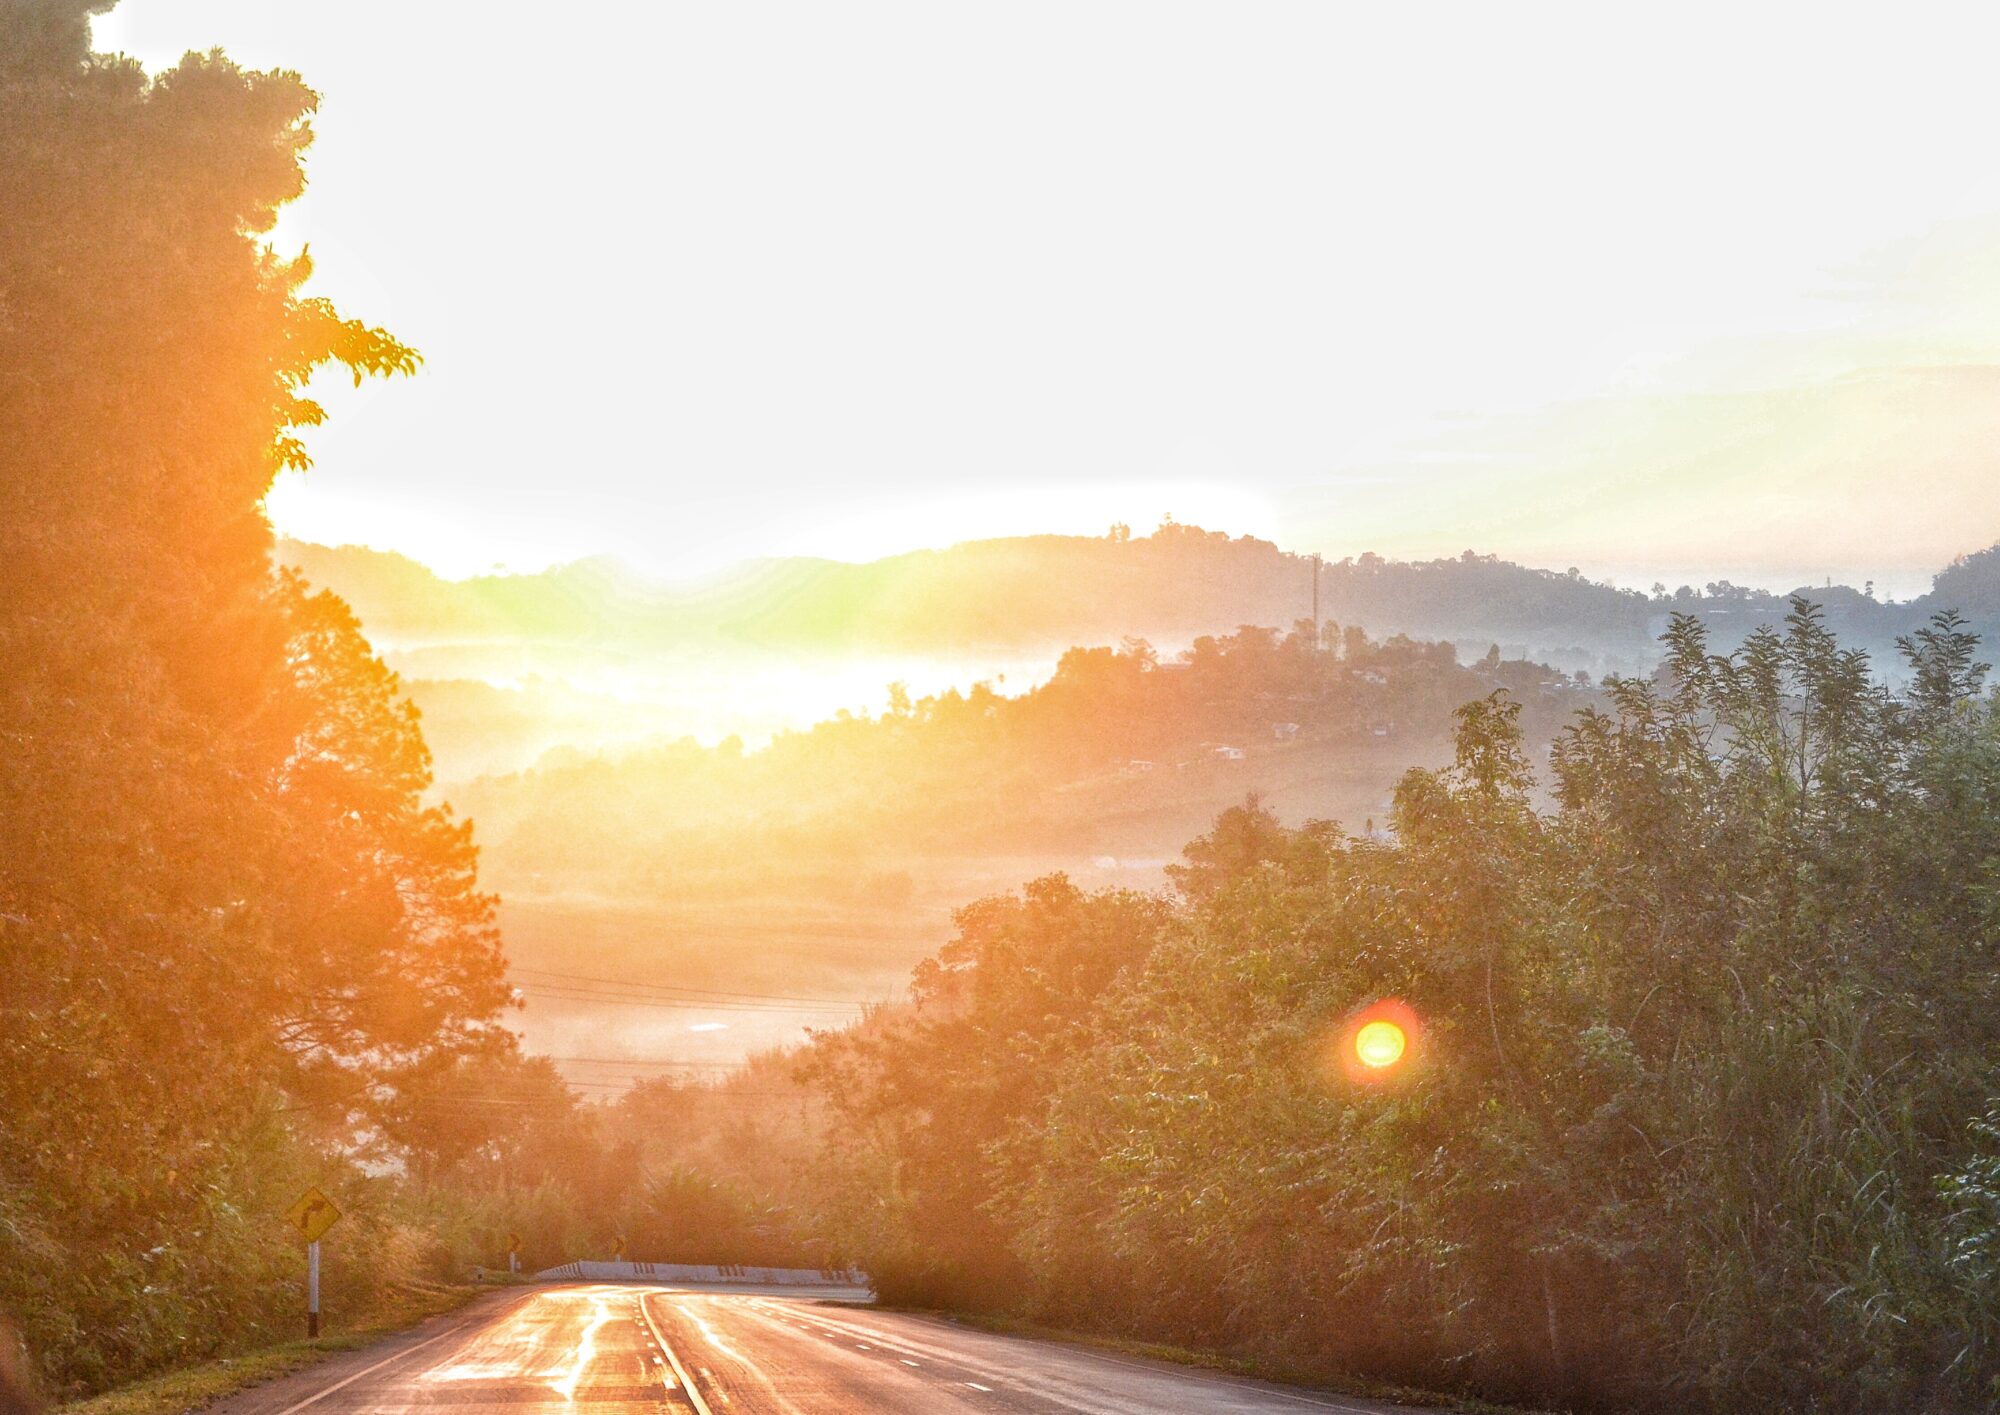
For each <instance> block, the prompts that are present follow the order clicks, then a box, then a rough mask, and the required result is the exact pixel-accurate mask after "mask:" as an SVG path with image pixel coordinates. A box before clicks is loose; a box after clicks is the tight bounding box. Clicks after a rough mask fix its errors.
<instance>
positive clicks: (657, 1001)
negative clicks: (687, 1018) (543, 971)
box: [520, 983, 867, 1017]
mask: <svg viewBox="0 0 2000 1415" xmlns="http://www.w3.org/2000/svg"><path fill="white" fill-rule="evenodd" d="M520 991H521V992H523V993H525V994H527V995H528V996H529V997H543V998H554V999H557V1000H559V1001H563V1002H612V1003H622V1004H624V1005H625V1006H628V1007H651V1008H656V1009H659V1010H661V1011H666V1012H766V1013H776V1014H781V1015H784V1016H788V1017H796V1016H800V1015H804V1014H817V1015H821V1016H844V1015H846V1014H848V1013H850V1012H858V1011H860V1010H861V1009H862V1008H864V1007H865V1006H867V1004H866V1003H860V1002H846V1003H839V1004H837V1005H832V1006H827V1007H793V1006H790V1005H780V1004H775V1003H760V1002H710V1001H708V1000H706V999H703V998H664V997H628V996H625V995H624V994H622V993H615V992H603V991H592V990H590V989H587V988H572V987H556V986H553V985H549V984H543V983H525V984H522V985H521V986H520Z"/></svg>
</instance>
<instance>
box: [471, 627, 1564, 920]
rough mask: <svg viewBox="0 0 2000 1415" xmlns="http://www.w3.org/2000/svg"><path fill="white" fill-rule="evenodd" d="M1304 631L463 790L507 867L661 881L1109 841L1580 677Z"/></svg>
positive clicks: (1355, 631) (1540, 702)
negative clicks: (1479, 707)
mask: <svg viewBox="0 0 2000 1415" xmlns="http://www.w3.org/2000/svg"><path fill="white" fill-rule="evenodd" d="M1320 633H1321V638H1320V639H1319V640H1318V641H1316V640H1315V637H1314V631H1313V626H1312V624H1311V622H1310V621H1306V622H1303V623H1301V624H1298V625H1296V626H1294V628H1293V629H1292V630H1291V631H1290V632H1288V633H1280V632H1278V631H1277V630H1274V629H1263V628H1254V627H1249V626H1245V627H1243V628H1241V629H1239V630H1238V631H1237V632H1235V633H1233V634H1228V635H1223V636H1206V635H1204V636H1203V637H1201V638H1199V639H1197V640H1196V641H1195V643H1194V645H1193V647H1192V648H1190V649H1189V650H1187V651H1186V652H1184V653H1182V654H1180V655H1178V656H1177V657H1175V658H1173V659H1171V660H1165V661H1163V660H1162V659H1161V658H1160V657H1159V656H1158V655H1157V654H1156V653H1155V652H1154V650H1153V649H1152V648H1151V646H1149V645H1148V644H1146V643H1144V642H1142V641H1139V640H1129V639H1128V640H1127V641H1125V643H1124V644H1123V646H1122V647H1119V648H1109V647H1099V648H1073V649H1071V650H1069V651H1068V652H1067V653H1065V654H1064V655H1063V656H1062V659H1061V661H1060V662H1059V664H1058V666H1057V668H1056V671H1055V673H1054V675H1053V676H1052V677H1051V678H1050V679H1049V681H1048V682H1046V683H1044V684H1042V685H1040V686H1039V687H1036V688H1034V689H1032V690H1030V691H1027V692H1024V693H1020V694H1018V695H1015V696H1011V697H1010V696H1006V695H1004V694H1003V693H1001V692H1000V691H998V690H997V689H996V688H995V687H994V686H993V685H990V684H979V685H976V686H975V687H974V688H973V689H972V690H971V691H970V692H967V693H960V692H958V691H957V690H956V689H953V690H951V691H948V692H945V693H943V694H939V695H936V696H932V697H926V698H922V699H919V700H916V701H912V700H911V699H910V698H909V696H908V695H907V694H906V693H905V692H903V690H902V689H901V688H900V687H897V686H894V685H892V686H891V689H890V695H889V696H890V702H889V707H888V710H887V711H886V712H884V713H882V714H880V715H875V716H871V715H867V714H861V715H856V714H850V713H841V714H839V715H838V716H837V717H835V718H833V719H831V720H828V721H824V722H821V723H819V724H817V725H816V726H814V727H813V728H811V729H810V730H807V731H801V732H787V733H782V734H780V735H779V736H778V737H777V738H775V739H774V740H773V741H772V742H771V743H770V744H769V745H767V746H766V747H764V748H762V749H759V750H756V751H745V750H744V749H743V748H742V746H741V744H740V743H739V742H737V741H735V740H734V739H731V740H730V741H727V742H724V743H723V744H721V745H720V746H717V747H703V746H701V745H699V744H698V743H696V742H693V741H691V740H683V741H680V742H674V743H669V744H666V745H663V746H659V747H652V748H643V749H638V750H635V751H631V752H626V753H622V754H615V755H605V756H596V757H584V756H582V755H581V754H574V753H571V754H552V756H551V757H550V758H549V759H547V760H545V761H544V763H543V764H542V765H541V766H539V767H537V768H536V769H534V770H532V771H528V772H523V773H518V774H515V775H511V776H505V777H494V778H484V779H482V780H480V781H478V782H476V783H474V784H472V785H471V786H469V787H467V788H466V789H464V790H463V791H462V792H460V793H459V796H460V799H462V800H463V801H464V802H465V803H466V804H467V806H468V808H469V809H471V810H472V811H473V813H474V814H475V815H476V816H477V817H478V818H479V819H480V820H481V822H482V824H483V826H484V828H485V829H486V830H487V832H488V836H489V840H490V841H491V842H492V845H491V848H492V851H493V855H494V859H495V860H496V862H497V864H498V865H499V866H500V867H502V868H504V869H505V871H506V873H507V876H508V878H510V879H514V880H522V879H526V878H530V877H532V876H535V875H540V874H546V875H558V874H560V875H563V876H566V877H571V878H573V877H575V876H576V875H577V874H579V873H585V874H592V873H594V874H597V875H599V876H602V875H603V874H604V873H606V872H611V873H614V874H616V875H619V876H621V877H622V878H621V880H620V882H621V883H622V884H625V885H630V886H636V887H640V888H643V889H644V890H645V891H647V892H649V893H652V894H656V895H659V896H661V897H670V896H673V895H674V894H676V893H677V892H680V891H684V890H688V889H691V888H703V887H707V886H708V884H709V883H710V882H712V881H713V880H714V879H715V878H717V877H720V876H729V875H739V874H741V873H742V872H743V871H744V870H745V869H746V867H748V866H750V865H753V864H755V863H757V862H763V863H764V864H765V865H767V866H769V867H771V868H773V869H776V870H782V871H786V872H789V873H791V874H792V875H793V876H794V877H795V878H799V877H809V876H812V875H813V874H814V871H815V868H816V867H815V866H814V864H813V863H812V862H815V861H817V862H820V867H824V868H828V869H837V870H848V869H849V868H850V863H849V862H852V861H875V862H877V863H880V862H881V861H884V860H887V861H892V862H893V861H895V860H897V859H899V858H903V857H907V856H910V855H934V854H952V853H954V852H962V853H968V854H974V853H977V854H1006V853H1010V852H1013V853H1030V852H1049V851H1067V852H1071V853H1076V854H1084V853H1091V852H1096V851H1102V850H1114V849H1118V848H1121V838H1120V837H1119V835H1118V834H1117V832H1118V831H1119V830H1121V829H1123V830H1125V831H1126V832H1127V834H1128V835H1129V834H1130V830H1131V822H1132V820H1133V819H1134V818H1135V817H1137V816H1139V815H1140V814H1141V813H1143V812H1145V811H1147V810H1149V809H1155V808H1159V807H1162V806H1164V805H1168V804H1172V803H1175V802H1179V801H1182V800H1184V799H1185V798H1187V797H1189V796H1194V797H1198V798H1199V799H1201V800H1202V801H1209V800H1211V799H1213V798H1214V797H1216V795H1217V794H1218V789H1219V790H1220V793H1221V794H1222V797H1223V799H1227V798H1228V797H1229V796H1232V795H1237V794H1240V793H1241V791H1242V790H1243V787H1242V786H1241V785H1240V784H1233V783H1235V782H1237V781H1238V780H1239V779H1240V778H1237V777H1231V776H1229V775H1228V772H1229V771H1230V770H1232V769H1235V767H1236V765H1237V764H1243V763H1247V765H1245V766H1242V767H1241V769H1242V770H1248V771H1253V772H1254V773H1256V777H1255V779H1256V780H1257V781H1258V782H1259V783H1260V784H1267V785H1275V784H1279V783H1281V782H1283V781H1285V780H1287V779H1289V778H1290V777H1293V776H1297V775H1301V774H1304V773H1306V772H1308V771H1311V770H1324V764H1325V763H1326V762H1327V761H1328V760H1335V761H1338V760H1342V759H1347V758H1351V757H1353V756H1354V755H1355V754H1356V753H1357V752H1359V751H1361V750H1363V749H1366V750H1367V751H1369V752H1371V753H1373V752H1379V751H1381V750H1385V749H1389V748H1391V747H1392V746H1393V748H1394V749H1396V750H1401V751H1405V752H1407V751H1411V750H1415V749H1416V747H1417V745H1418V744H1423V743H1437V742H1441V741H1443V740H1444V739H1445V738H1446V737H1447V736H1448V733H1449V728H1450V720H1451V709H1452V707H1453V706H1454V705H1455V704H1457V703H1459V702H1462V701H1464V700H1465V699H1466V698H1467V697H1468V696H1474V695H1477V694H1480V693H1484V692H1488V691H1491V690H1492V689H1493V688H1494V687H1497V686H1505V687H1508V688H1510V689H1511V690H1513V691H1514V692H1515V693H1516V694H1517V695H1518V698H1519V700H1520V701H1523V702H1525V703H1527V704H1529V705H1530V708H1529V711H1530V716H1531V719H1532V726H1533V727H1534V729H1535V730H1537V731H1538V732H1540V733H1541V734H1543V735H1546V733H1547V732H1548V731H1550V730H1552V728H1553V726H1554V724H1555V723H1556V722H1557V721H1559V720H1560V718H1561V716H1562V715H1563V714H1564V713H1565V712H1566V711H1567V710H1568V709H1569V707H1570V706H1571V705H1572V703H1573V701H1574V700H1575V697H1576V695H1577V694H1578V693H1579V692H1581V691H1583V689H1584V686H1585V685H1584V684H1583V683H1582V682H1581V681H1579V679H1578V678H1576V677H1572V676H1571V675H1568V674H1563V673H1561V672H1559V671H1558V670H1556V669H1553V668H1549V667H1547V666H1545V665H1541V664H1534V663H1528V662H1525V661H1520V660H1503V659H1502V658H1501V657H1500V655H1499V653H1498V651H1497V649H1495V650H1492V651H1490V652H1489V653H1488V655H1487V656H1486V657H1485V658H1484V659H1482V660H1480V661H1478V662H1476V663H1474V664H1472V665H1460V664H1459V663H1458V662H1457V660H1456V657H1455V655H1454V653H1453V651H1452V648H1451V646H1450V645H1448V644H1432V643H1419V642H1416V641H1414V640H1410V639H1406V638H1402V637H1400V636H1398V637H1395V638H1392V639H1389V640H1387V641H1384V642H1377V641H1375V640H1372V639H1371V638H1369V636H1368V635H1367V633H1366V632H1364V631H1363V630H1361V629H1360V628H1357V627H1348V628H1345V629H1343V628H1341V627H1340V626H1339V625H1336V624H1323V625H1322V626H1321V629H1320ZM1404 760H1407V758H1404ZM1389 779H1390V777H1389V776H1387V775H1385V776H1384V777H1383V784H1385V785H1386V783H1387V781H1388V780H1389ZM1211 810H1212V807H1211V808H1204V809H1203V810H1202V811H1201V812H1200V816H1199V818H1202V819H1205V818H1206V816H1207V815H1208V814H1209V813H1210V811H1211ZM1181 839H1185V833H1184V832H1183V833H1178V834H1176V835H1174V836H1173V837H1171V840H1172V841H1174V842H1177V841H1179V840H1181ZM1161 843H1162V844H1163V845H1164V846H1165V848H1166V849H1169V850H1170V849H1171V848H1172V844H1170V843H1166V842H1161ZM759 887H760V888H761V887H764V884H762V883H760V885H759Z"/></svg>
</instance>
